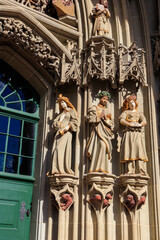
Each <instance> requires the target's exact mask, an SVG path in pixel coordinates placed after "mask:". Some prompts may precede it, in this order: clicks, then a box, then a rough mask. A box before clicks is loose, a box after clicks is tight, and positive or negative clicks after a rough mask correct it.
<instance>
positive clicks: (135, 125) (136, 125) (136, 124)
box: [130, 122, 142, 127]
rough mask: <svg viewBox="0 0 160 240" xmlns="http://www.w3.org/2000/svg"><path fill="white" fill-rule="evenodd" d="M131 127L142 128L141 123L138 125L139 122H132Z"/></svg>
mask: <svg viewBox="0 0 160 240" xmlns="http://www.w3.org/2000/svg"><path fill="white" fill-rule="evenodd" d="M130 126H131V127H142V125H141V123H137V122H131V123H130Z"/></svg>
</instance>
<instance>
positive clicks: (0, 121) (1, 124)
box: [0, 115, 8, 133]
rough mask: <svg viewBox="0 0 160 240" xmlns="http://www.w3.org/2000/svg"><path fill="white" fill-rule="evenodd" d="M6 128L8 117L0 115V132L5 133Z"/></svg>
mask: <svg viewBox="0 0 160 240" xmlns="http://www.w3.org/2000/svg"><path fill="white" fill-rule="evenodd" d="M7 128H8V117H4V116H1V115H0V132H1V133H7Z"/></svg>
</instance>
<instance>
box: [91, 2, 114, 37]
mask: <svg viewBox="0 0 160 240" xmlns="http://www.w3.org/2000/svg"><path fill="white" fill-rule="evenodd" d="M92 12H93V16H94V18H95V22H94V28H93V35H94V36H97V35H107V34H108V33H109V18H110V16H111V15H110V12H109V10H108V0H99V3H97V4H96V6H95V7H94V8H93V10H92Z"/></svg>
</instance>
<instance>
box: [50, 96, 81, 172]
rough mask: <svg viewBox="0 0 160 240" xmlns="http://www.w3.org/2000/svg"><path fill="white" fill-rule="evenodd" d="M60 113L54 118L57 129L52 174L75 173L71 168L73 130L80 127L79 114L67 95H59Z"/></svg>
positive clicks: (54, 126) (54, 125)
mask: <svg viewBox="0 0 160 240" xmlns="http://www.w3.org/2000/svg"><path fill="white" fill-rule="evenodd" d="M58 103H59V110H60V114H59V115H58V116H57V117H56V118H55V119H54V122H53V129H54V130H55V131H56V134H55V138H54V143H53V160H52V170H51V174H56V173H58V174H64V173H67V174H73V171H72V170H71V158H72V156H71V155H72V132H76V131H77V128H78V116H77V112H76V110H75V108H74V107H73V105H72V104H71V103H70V102H69V99H68V98H67V97H63V96H62V95H59V98H58Z"/></svg>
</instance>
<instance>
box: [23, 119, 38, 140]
mask: <svg viewBox="0 0 160 240" xmlns="http://www.w3.org/2000/svg"><path fill="white" fill-rule="evenodd" d="M23 137H27V138H35V123H29V122H24V129H23Z"/></svg>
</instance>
